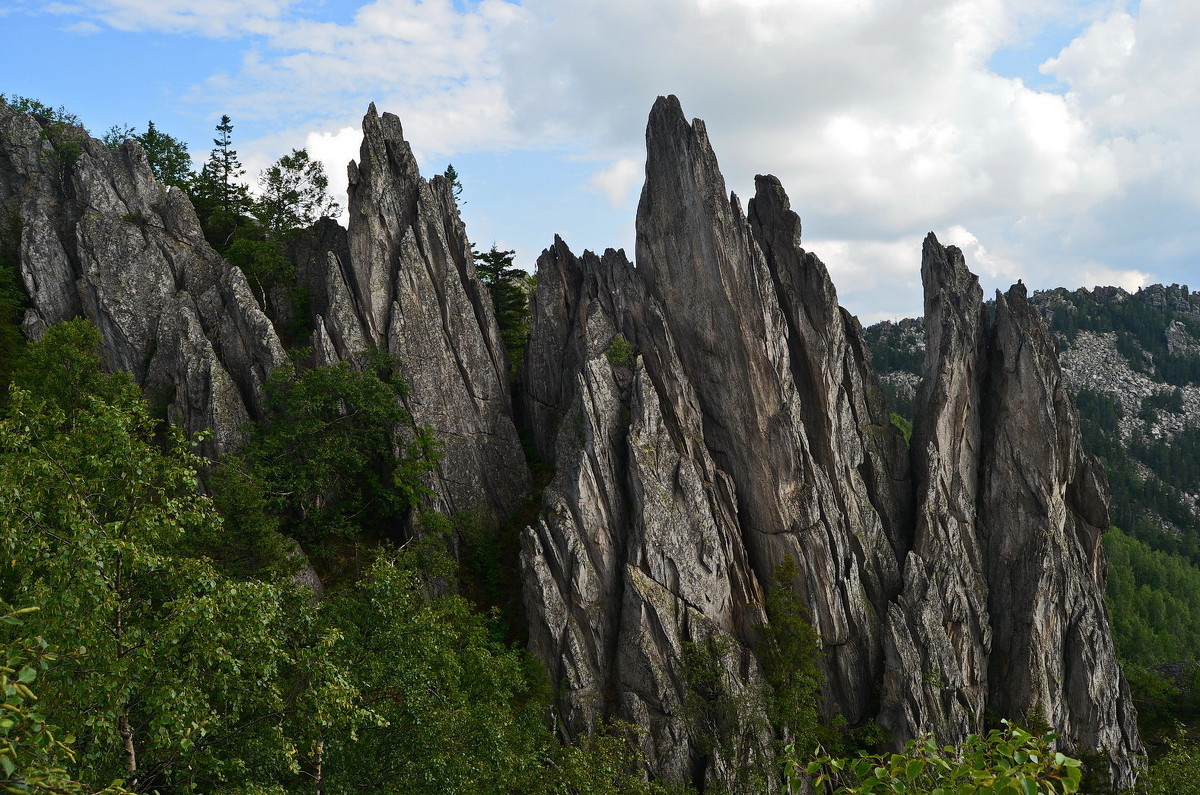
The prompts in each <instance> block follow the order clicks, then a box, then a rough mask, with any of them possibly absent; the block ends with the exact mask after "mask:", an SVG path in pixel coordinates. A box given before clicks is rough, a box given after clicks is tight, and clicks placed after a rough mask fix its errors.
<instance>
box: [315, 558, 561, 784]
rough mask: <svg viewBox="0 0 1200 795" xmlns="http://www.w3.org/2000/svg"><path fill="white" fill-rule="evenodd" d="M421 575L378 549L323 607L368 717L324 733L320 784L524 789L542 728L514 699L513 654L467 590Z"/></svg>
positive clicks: (519, 672) (517, 669) (519, 684)
mask: <svg viewBox="0 0 1200 795" xmlns="http://www.w3.org/2000/svg"><path fill="white" fill-rule="evenodd" d="M424 586H425V583H424V580H423V577H422V575H421V573H420V572H418V571H416V570H414V569H413V568H411V566H410V563H409V561H408V559H407V558H406V557H405V556H403V555H383V556H381V557H380V558H379V559H378V560H377V561H376V562H375V563H374V564H373V565H372V566H371V567H370V569H369V570H368V571H367V573H366V574H365V576H364V577H363V578H362V579H361V580H360V581H359V582H358V583H356V584H355V585H354V586H352V587H350V588H348V589H344V590H343V591H341V592H339V593H338V594H337V595H335V596H333V597H331V599H330V602H329V604H328V605H327V607H326V611H327V613H328V617H327V620H329V621H330V622H331V623H332V625H333V626H336V627H338V629H339V630H340V631H341V632H342V633H343V636H344V640H343V649H342V651H343V653H344V654H345V655H346V660H347V664H348V666H349V668H350V670H351V671H352V672H353V676H354V677H355V679H356V681H357V683H358V686H359V690H360V692H362V693H363V694H364V697H365V701H364V706H365V707H366V708H367V709H369V710H370V711H371V713H372V715H373V716H374V722H373V724H374V725H370V724H368V725H365V726H363V727H361V728H360V729H359V730H358V732H357V734H356V736H354V737H347V736H345V735H331V736H329V737H328V738H327V739H326V743H325V756H324V759H325V763H324V766H323V767H324V771H325V773H324V775H325V783H326V788H327V789H326V791H328V792H364V791H391V792H440V791H444V792H503V791H515V792H528V791H533V790H534V788H535V787H534V783H535V781H536V779H537V778H538V777H540V776H541V775H542V774H541V771H540V765H539V764H538V758H537V753H538V751H539V750H540V747H541V745H542V742H543V741H542V740H540V739H539V734H540V733H541V731H542V728H541V724H540V720H539V718H538V716H537V715H535V714H533V713H532V712H531V711H529V710H526V709H524V708H523V707H522V706H521V704H520V703H519V699H518V696H519V695H520V694H521V693H522V692H523V691H524V690H525V688H526V681H525V677H524V671H523V667H522V664H521V661H520V658H519V656H518V655H517V654H516V653H515V652H512V651H509V650H507V649H505V648H504V647H502V646H499V645H497V644H496V642H495V641H494V640H493V639H492V637H491V634H490V633H489V631H488V629H487V626H486V623H485V622H483V621H481V620H480V617H479V616H478V615H476V614H474V613H473V612H472V611H471V609H470V607H469V605H468V603H467V602H466V601H465V600H464V599H462V598H461V597H458V596H456V595H448V596H442V597H437V598H429V597H428V596H427V592H426V589H425V587H424Z"/></svg>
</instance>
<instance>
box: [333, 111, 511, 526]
mask: <svg viewBox="0 0 1200 795" xmlns="http://www.w3.org/2000/svg"><path fill="white" fill-rule="evenodd" d="M350 219H351V220H350V226H349V230H348V245H349V256H350V262H349V267H347V266H346V263H344V262H340V261H338V262H337V263H336V264H335V262H334V260H335V259H336V257H334V258H330V259H329V263H328V274H329V277H330V283H329V284H330V286H329V289H328V294H329V295H330V296H331V297H333V296H337V295H338V294H339V293H340V291H342V290H346V291H347V292H349V293H350V294H352V295H353V297H354V301H353V306H354V308H355V312H354V313H353V316H351V315H350V313H349V312H348V311H347V310H348V307H347V306H346V305H345V304H344V303H343V302H341V301H336V302H335V301H331V302H330V303H329V305H328V308H327V309H326V314H325V315H324V317H325V319H326V328H327V330H328V331H329V334H328V336H329V339H330V340H331V341H333V342H334V348H335V349H336V348H337V346H338V345H339V343H340V345H341V347H342V349H343V350H344V351H346V352H347V353H351V354H352V353H357V352H359V351H356V350H355V348H356V340H355V339H352V336H353V330H352V328H351V330H350V331H347V330H345V327H346V326H347V325H350V324H351V320H352V319H359V320H361V321H362V327H361V331H360V335H361V337H360V338H361V340H363V341H365V342H366V344H367V345H369V346H371V347H377V348H380V349H384V350H387V352H388V353H390V354H392V355H394V356H396V357H397V358H398V359H399V361H400V367H401V374H402V376H403V379H404V383H405V384H406V385H407V386H408V390H409V392H408V397H407V398H406V402H407V404H408V408H409V411H410V412H411V413H412V416H413V419H414V421H416V423H417V424H418V425H427V426H429V427H430V428H432V429H433V431H434V433H435V435H436V436H437V438H438V439H439V440H440V441H441V444H442V447H441V460H440V461H439V462H438V468H437V472H436V473H435V475H434V480H433V482H432V483H431V484H430V485H431V486H432V488H433V491H434V492H435V494H436V495H437V498H436V501H435V504H434V506H433V507H435V508H437V509H440V510H442V511H445V512H447V513H459V512H464V511H466V512H472V513H475V514H476V515H478V517H479V519H480V520H481V521H482V522H483V523H484V524H485V525H492V526H494V525H495V524H497V523H499V522H500V521H501V520H503V519H505V518H507V517H508V514H509V513H510V512H512V510H514V509H515V508H516V507H517V506H518V505H519V504H520V502H521V500H522V499H523V498H524V495H525V493H526V492H527V491H528V488H529V471H528V468H527V467H526V465H525V457H524V454H523V453H522V451H521V444H520V441H519V440H518V438H517V433H516V429H515V427H514V425H513V421H512V400H511V395H510V387H509V381H508V364H507V361H506V359H505V351H504V346H503V344H502V343H501V341H500V331H499V329H498V327H497V326H496V320H495V316H494V313H493V311H492V306H491V301H490V298H489V297H488V295H487V293H486V291H485V289H484V288H483V286H482V285H481V284H480V282H479V279H478V278H477V277H476V275H475V266H474V260H473V258H472V255H471V244H470V242H469V241H468V240H467V236H466V231H465V230H464V228H463V224H462V221H461V219H460V218H459V215H458V208H457V206H456V204H455V202H454V196H453V194H452V192H451V186H450V183H449V182H447V181H446V180H445V179H444V178H443V177H440V176H439V177H434V178H433V180H431V181H426V180H424V179H422V178H421V176H420V173H419V172H418V170H417V165H416V159H415V158H414V157H413V154H412V149H411V148H410V147H409V145H408V143H407V142H406V141H405V140H404V135H403V130H402V129H401V126H400V120H399V119H398V118H396V117H395V116H394V115H392V114H390V113H385V114H383V115H382V116H380V115H379V114H378V113H377V111H376V110H375V106H374V105H372V106H371V107H370V109H369V110H368V111H367V115H366V116H365V117H363V143H362V147H361V149H360V154H359V160H358V162H357V163H351V164H350ZM339 313H340V316H339ZM330 319H332V322H330ZM338 327H341V328H340V329H339V328H338Z"/></svg>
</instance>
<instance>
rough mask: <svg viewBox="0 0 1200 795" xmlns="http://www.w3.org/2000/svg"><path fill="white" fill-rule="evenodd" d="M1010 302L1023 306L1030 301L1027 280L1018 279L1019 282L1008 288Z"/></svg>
mask: <svg viewBox="0 0 1200 795" xmlns="http://www.w3.org/2000/svg"><path fill="white" fill-rule="evenodd" d="M1007 298H1008V302H1009V304H1012V305H1014V306H1023V305H1026V304H1028V303H1029V291H1028V289H1026V287H1025V282H1023V281H1021V280H1020V279H1017V283H1016V284H1014V285H1013V286H1012V287H1009V288H1008V295H1007Z"/></svg>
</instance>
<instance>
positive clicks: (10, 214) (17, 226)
mask: <svg viewBox="0 0 1200 795" xmlns="http://www.w3.org/2000/svg"><path fill="white" fill-rule="evenodd" d="M23 226H24V225H23V224H22V222H21V216H20V214H19V213H17V212H16V211H15V210H4V209H0V388H3V387H5V386H6V385H7V384H8V380H9V378H10V377H11V375H12V368H13V365H14V363H15V362H16V360H17V358H18V357H19V356H20V355H21V351H22V350H23V349H24V347H25V336H24V335H23V334H22V333H21V320H22V318H23V317H24V315H25V310H26V309H27V308H28V307H29V296H28V295H26V293H25V283H24V280H23V279H22V278H21V272H20V250H21V230H22V228H23ZM5 391H7V390H5ZM4 397H5V396H4V394H3V393H0V403H2V402H3V401H4Z"/></svg>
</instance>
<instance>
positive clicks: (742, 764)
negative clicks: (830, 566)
mask: <svg viewBox="0 0 1200 795" xmlns="http://www.w3.org/2000/svg"><path fill="white" fill-rule="evenodd" d="M742 653H743V649H742V648H741V647H740V646H739V645H738V644H737V643H736V641H734V640H733V639H732V638H730V637H728V636H725V635H720V634H717V633H713V634H710V635H708V636H707V637H704V638H701V639H700V640H697V641H695V642H689V643H684V644H683V679H684V685H685V700H684V712H685V717H686V720H687V723H688V729H689V731H690V734H691V737H692V740H693V742H694V743H695V745H696V748H697V750H698V751H699V752H700V754H701V757H702V758H701V759H700V760H699V762H700V763H699V764H698V765H697V768H699V769H704V768H705V767H707V763H708V761H709V760H710V759H711V758H713V757H719V758H721V759H725V760H731V761H733V762H734V765H732V767H733V769H732V770H731V771H730V773H731V774H732V775H733V776H734V778H733V779H732V780H729V781H719V782H707V785H708V786H715V787H718V788H720V791H724V792H729V793H757V792H764V791H766V790H767V789H768V788H769V786H770V785H769V782H770V781H771V780H772V778H773V776H772V773H773V769H772V768H773V761H772V760H773V759H774V754H773V753H772V749H770V748H765V747H762V745H761V743H760V740H759V736H760V734H762V733H764V732H767V731H769V729H770V727H769V726H766V725H763V723H762V722H760V721H758V720H756V716H758V715H763V714H764V713H768V714H769V711H770V708H769V705H768V704H767V703H766V698H765V695H766V694H764V693H762V692H759V691H757V690H753V689H742V688H741V687H740V685H739V683H738V682H737V681H736V677H735V676H733V675H732V672H733V671H735V670H737V667H738V665H739V662H738V660H739V657H740V655H741V654H742ZM788 695H791V694H790V693H787V692H786V691H785V694H784V697H785V698H786V697H787V696H788ZM783 703H784V704H785V707H786V706H791V705H790V704H788V703H787V702H786V701H784V702H783ZM699 783H700V782H697V784H699Z"/></svg>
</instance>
